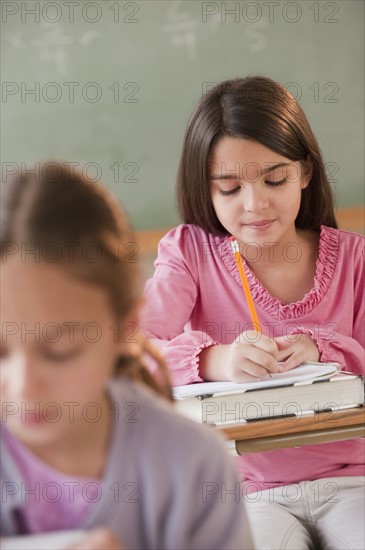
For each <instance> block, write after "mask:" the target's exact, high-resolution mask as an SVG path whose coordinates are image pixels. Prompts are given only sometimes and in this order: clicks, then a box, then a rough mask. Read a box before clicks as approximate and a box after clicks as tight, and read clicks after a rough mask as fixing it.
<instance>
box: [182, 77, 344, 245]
mask: <svg viewBox="0 0 365 550" xmlns="http://www.w3.org/2000/svg"><path fill="white" fill-rule="evenodd" d="M223 136H232V137H240V138H245V139H251V140H254V141H257V142H258V143H261V144H262V145H264V146H265V147H268V148H269V149H271V150H272V151H274V152H276V153H278V154H280V155H282V156H284V157H286V158H288V159H290V160H293V161H301V162H304V161H305V160H306V159H307V157H308V155H309V157H310V158H311V160H312V163H313V173H312V178H311V181H310V183H309V185H308V186H307V187H306V188H305V189H303V190H302V199H301V205H300V209H299V213H298V216H297V218H296V220H295V224H296V226H297V227H298V228H300V229H312V230H314V231H318V230H319V228H320V226H321V225H327V226H329V227H334V228H337V223H336V219H335V215H334V200H333V194H332V190H331V187H330V185H329V182H328V179H327V176H326V171H325V166H324V162H323V158H322V155H321V151H320V149H319V146H318V143H317V141H316V138H315V136H314V134H313V132H312V130H311V128H310V125H309V122H308V120H307V118H306V116H305V114H304V112H303V110H302V108H301V107H300V105H299V103H298V102H297V101H296V100H295V99H294V97H293V96H292V95H291V94H290V93H289V92H288V91H287V90H286V89H285V88H284V87H282V86H281V85H280V84H278V83H277V82H275V81H273V80H271V79H269V78H265V77H261V76H256V77H246V78H237V79H234V80H226V81H224V82H221V83H220V84H218V85H217V86H215V87H214V88H212V89H211V90H210V91H208V92H207V93H206V94H205V95H204V96H203V97H202V98H201V100H200V101H199V103H198V104H197V106H196V108H195V110H194V111H193V113H192V115H191V117H190V119H189V121H188V125H187V128H186V132H185V136H184V141H183V149H182V154H181V160H180V165H179V170H178V177H177V202H178V207H179V211H180V215H181V217H182V219H183V221H184V223H192V224H196V225H199V226H200V227H202V228H203V229H205V230H206V231H208V232H210V233H213V234H218V235H226V234H227V231H226V229H225V228H224V227H223V226H222V224H221V223H220V221H219V220H218V218H217V216H216V213H215V211H214V208H213V204H212V201H211V196H210V181H209V171H208V163H209V158H210V155H211V153H212V151H213V148H214V146H215V144H216V143H217V141H218V140H219V139H220V138H221V137H223Z"/></svg>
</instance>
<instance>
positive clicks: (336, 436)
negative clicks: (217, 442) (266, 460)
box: [218, 407, 365, 455]
mask: <svg viewBox="0 0 365 550" xmlns="http://www.w3.org/2000/svg"><path fill="white" fill-rule="evenodd" d="M218 429H219V431H220V432H221V433H222V434H223V435H224V437H225V438H226V439H228V440H231V441H232V440H233V441H235V442H236V451H237V454H239V455H240V454H243V453H256V452H261V451H269V450H273V449H280V448H283V447H300V446H302V445H315V444H317V443H327V442H329V441H340V440H346V439H356V438H360V437H365V407H356V408H354V409H345V410H340V411H330V412H321V413H313V414H311V415H308V416H303V417H301V418H298V417H287V418H273V419H270V420H255V421H252V422H247V423H245V424H235V425H232V424H231V425H230V426H220V427H219V428H218Z"/></svg>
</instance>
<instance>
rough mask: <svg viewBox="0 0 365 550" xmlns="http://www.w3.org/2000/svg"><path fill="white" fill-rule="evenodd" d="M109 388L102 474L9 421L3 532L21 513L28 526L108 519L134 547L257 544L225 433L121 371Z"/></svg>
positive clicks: (14, 530) (15, 527)
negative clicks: (67, 470)
mask: <svg viewBox="0 0 365 550" xmlns="http://www.w3.org/2000/svg"><path fill="white" fill-rule="evenodd" d="M111 395H112V398H113V401H114V402H113V414H114V425H113V436H112V441H111V445H110V453H109V458H108V462H107V464H106V467H105V471H104V474H103V476H102V478H101V479H85V478H75V477H73V476H68V475H65V474H62V473H60V472H58V471H56V470H54V469H53V468H50V467H49V466H47V465H46V464H44V463H43V462H42V461H41V460H40V459H38V458H37V457H35V456H34V455H33V454H32V453H31V452H30V451H29V450H27V449H26V448H25V447H24V446H23V445H22V444H20V443H19V442H18V441H16V440H15V439H14V438H13V436H12V435H11V434H10V433H9V431H8V430H7V428H6V425H5V424H3V425H2V430H1V459H2V460H1V487H2V506H1V534H2V535H4V536H13V535H17V534H19V532H20V527H19V521H18V520H19V517H21V518H22V519H23V522H24V523H25V524H27V530H28V532H30V533H37V532H44V531H53V530H64V529H70V528H78V529H89V528H91V527H95V526H106V527H109V528H111V529H112V530H113V531H114V532H115V533H116V535H117V536H118V538H119V541H120V543H121V544H122V545H123V546H124V547H125V548H126V549H128V550H130V549H143V550H145V549H146V550H147V549H156V550H163V549H166V550H170V549H181V550H183V549H184V550H185V549H194V548H196V549H209V550H211V549H213V548H219V549H249V548H252V543H251V538H250V534H249V530H248V526H247V521H246V515H245V511H244V507H243V497H242V493H241V485H240V483H239V481H238V480H237V478H236V476H235V472H234V466H233V464H232V463H231V459H230V457H229V456H228V454H227V453H226V451H225V449H224V446H223V443H222V441H220V440H219V438H218V436H217V435H216V434H214V433H213V431H212V430H210V429H209V428H205V427H201V426H198V425H196V424H195V423H193V422H191V421H190V420H188V419H186V418H184V417H182V416H180V415H178V414H177V413H176V412H175V411H174V410H173V408H172V406H171V405H170V404H168V403H164V402H162V400H160V399H157V398H156V396H155V395H154V394H152V393H151V392H150V391H149V390H148V389H145V388H143V387H140V386H139V385H138V386H137V385H136V384H134V383H133V382H131V381H130V380H126V379H122V380H120V381H116V382H115V383H114V384H113V385H112V387H111ZM35 484H38V489H37V488H36V486H35ZM34 490H35V491H34ZM31 491H33V493H32V492H31Z"/></svg>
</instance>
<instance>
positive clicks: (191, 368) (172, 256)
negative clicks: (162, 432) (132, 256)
mask: <svg viewBox="0 0 365 550" xmlns="http://www.w3.org/2000/svg"><path fill="white" fill-rule="evenodd" d="M197 253H199V251H196V247H195V245H194V239H193V238H192V234H191V229H190V226H188V225H181V226H179V227H177V228H175V229H173V230H171V231H170V232H169V233H168V234H167V235H166V236H165V237H164V238H163V239H162V240H161V241H160V244H159V248H158V257H157V260H156V262H155V268H156V270H155V273H154V276H153V277H152V278H151V279H149V280H148V281H147V283H146V288H145V305H144V307H143V310H142V314H141V319H142V321H141V329H142V331H143V332H144V333H145V334H146V336H147V337H149V338H151V340H152V341H153V343H154V344H155V345H157V347H158V348H159V349H160V351H161V352H162V353H163V355H164V356H165V359H166V362H167V364H168V366H169V369H170V374H171V377H172V383H173V385H182V384H191V383H193V382H201V381H202V378H201V377H200V375H199V354H200V352H201V350H202V349H204V348H206V347H208V346H212V345H215V344H217V343H218V342H216V341H215V340H213V339H212V338H211V337H210V336H209V335H208V334H207V333H205V332H202V331H197V330H190V327H189V321H190V318H191V314H192V311H193V309H194V307H195V304H196V301H197V297H198V294H199V281H198V273H197V267H196V266H197V259H196V254H197Z"/></svg>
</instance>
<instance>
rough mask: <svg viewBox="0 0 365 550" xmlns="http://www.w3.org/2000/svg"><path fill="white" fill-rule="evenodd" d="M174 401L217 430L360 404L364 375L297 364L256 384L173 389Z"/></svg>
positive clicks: (334, 366)
mask: <svg viewBox="0 0 365 550" xmlns="http://www.w3.org/2000/svg"><path fill="white" fill-rule="evenodd" d="M174 397H175V400H176V407H177V409H178V410H179V411H180V412H181V413H182V414H184V415H186V416H188V417H190V418H192V419H193V420H196V421H198V422H203V423H206V424H213V425H217V426H218V425H223V424H224V425H225V424H235V423H244V422H247V421H251V420H259V419H270V418H276V417H286V416H297V417H301V416H303V415H307V414H313V413H314V412H322V411H337V410H340V409H346V408H353V407H357V406H361V405H364V377H362V376H358V375H354V374H349V373H343V372H340V371H339V365H338V364H337V363H302V364H301V365H299V366H298V367H296V368H295V369H293V370H291V371H287V372H284V373H278V374H273V375H272V377H271V378H270V379H265V380H261V381H258V382H248V383H246V384H235V383H233V382H202V383H197V384H189V385H186V386H176V387H175V388H174Z"/></svg>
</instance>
